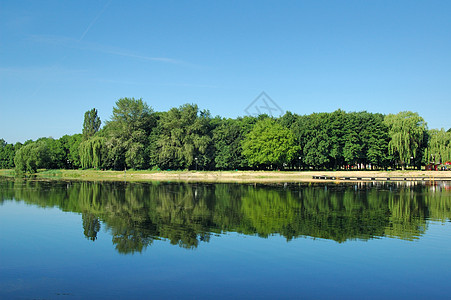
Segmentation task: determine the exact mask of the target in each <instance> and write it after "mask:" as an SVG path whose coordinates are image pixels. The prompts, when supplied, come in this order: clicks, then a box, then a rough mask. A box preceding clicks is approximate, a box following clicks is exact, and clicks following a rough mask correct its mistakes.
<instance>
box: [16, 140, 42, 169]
mask: <svg viewBox="0 0 451 300" xmlns="http://www.w3.org/2000/svg"><path fill="white" fill-rule="evenodd" d="M49 162H50V151H49V148H48V145H47V143H46V142H45V141H43V140H41V141H36V142H31V143H27V144H26V145H24V146H23V147H21V148H20V149H19V150H18V151H17V152H16V156H15V157H14V163H15V166H16V170H17V171H18V172H19V173H24V172H28V173H36V171H37V169H38V168H46V167H47V166H48V165H49Z"/></svg>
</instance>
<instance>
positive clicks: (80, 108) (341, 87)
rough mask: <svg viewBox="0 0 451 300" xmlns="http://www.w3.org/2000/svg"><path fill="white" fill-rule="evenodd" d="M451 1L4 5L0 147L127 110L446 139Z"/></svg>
mask: <svg viewBox="0 0 451 300" xmlns="http://www.w3.org/2000/svg"><path fill="white" fill-rule="evenodd" d="M450 16H451V1H362V0H359V1H247V0H244V1H118V0H97V1H93V0H91V1H5V0H0V107H1V109H0V138H3V139H5V140H6V141H7V142H9V143H15V142H17V141H21V142H23V141H25V140H27V139H37V138H39V137H48V136H52V137H54V138H59V137H61V136H62V135H64V134H74V133H80V132H81V129H82V124H83V116H84V112H85V111H87V110H89V109H91V108H93V107H95V108H97V110H98V111H99V114H100V117H101V119H102V122H104V121H106V120H108V119H109V118H110V116H111V113H112V108H113V106H114V104H115V102H116V101H117V100H118V99H119V98H122V97H135V98H142V99H143V100H144V101H146V102H147V103H148V104H149V105H150V106H151V107H152V108H153V109H154V110H156V111H166V110H168V109H170V108H171V107H178V106H180V105H182V104H184V103H196V104H198V105H199V107H200V108H201V109H209V110H210V112H211V113H212V115H220V116H224V117H233V118H235V117H237V116H243V115H245V114H246V112H245V109H246V107H247V106H248V105H249V104H250V103H252V101H253V100H254V99H255V98H256V97H257V96H258V95H259V94H260V93H261V92H262V91H265V92H266V93H267V94H268V95H269V96H270V97H271V98H272V99H273V100H274V102H276V103H277V105H278V106H279V107H280V108H282V110H283V111H287V110H288V111H291V112H294V113H298V114H310V113H312V112H331V111H334V110H336V109H343V110H345V111H362V110H366V111H370V112H380V113H384V114H388V113H398V112H400V111H404V110H411V111H415V112H418V113H419V114H420V115H421V116H422V117H423V118H424V119H425V120H426V122H427V123H428V126H429V128H441V127H444V128H445V129H448V128H450V127H451V121H450V119H451V118H450V117H449V116H450V107H451V105H450V103H451V17H450Z"/></svg>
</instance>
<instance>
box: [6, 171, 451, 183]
mask: <svg viewBox="0 0 451 300" xmlns="http://www.w3.org/2000/svg"><path fill="white" fill-rule="evenodd" d="M0 175H3V176H9V177H13V176H15V173H14V170H0ZM32 176H35V177H36V178H41V179H62V180H86V181H176V182H211V183H215V182H218V183H219V182H224V183H226V182H230V183H272V182H274V183H276V182H324V181H325V180H324V179H313V176H326V177H335V178H340V177H355V178H357V177H360V178H362V177H406V178H413V177H422V178H426V177H427V178H430V179H431V180H440V178H446V177H448V178H449V177H451V172H450V171H412V170H409V171H148V170H145V171H126V172H124V171H99V170H42V171H39V172H38V173H36V174H34V175H32ZM329 181H336V180H329Z"/></svg>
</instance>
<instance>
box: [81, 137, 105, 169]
mask: <svg viewBox="0 0 451 300" xmlns="http://www.w3.org/2000/svg"><path fill="white" fill-rule="evenodd" d="M104 145H105V138H103V137H92V138H90V139H88V140H86V141H83V142H82V143H81V144H80V147H79V154H80V164H81V167H82V168H84V169H88V168H96V169H100V168H101V167H102V164H103V162H104V157H105V155H104V154H103V152H102V150H103V148H104Z"/></svg>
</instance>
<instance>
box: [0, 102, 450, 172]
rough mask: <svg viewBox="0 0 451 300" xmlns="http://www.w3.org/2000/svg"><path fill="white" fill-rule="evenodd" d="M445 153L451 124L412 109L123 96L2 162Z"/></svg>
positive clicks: (336, 162) (367, 162) (445, 157)
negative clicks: (244, 105) (437, 124)
mask: <svg viewBox="0 0 451 300" xmlns="http://www.w3.org/2000/svg"><path fill="white" fill-rule="evenodd" d="M447 161H451V131H450V130H448V131H445V130H444V129H441V130H437V129H431V130H429V129H428V127H427V124H426V122H425V121H424V119H423V118H422V117H421V116H419V115H418V113H414V112H409V111H405V112H400V113H398V114H389V115H383V114H380V113H369V112H366V111H362V112H344V111H342V110H337V111H334V112H331V113H313V114H310V115H298V114H295V113H291V112H286V113H285V114H284V115H283V116H281V117H278V118H276V117H272V116H268V115H264V114H263V115H259V116H244V117H238V118H235V119H232V118H223V117H220V116H215V117H213V116H212V115H211V114H210V112H209V111H208V110H200V109H199V108H198V106H197V105H196V104H184V105H182V106H180V107H177V108H171V109H170V110H169V111H166V112H155V111H154V110H153V109H152V108H151V107H149V106H148V104H147V103H145V102H144V101H143V100H142V99H134V98H121V99H119V100H118V101H116V103H115V106H114V107H113V114H112V116H111V119H110V120H108V121H107V122H105V125H104V126H103V127H101V120H100V118H99V116H98V112H97V110H96V109H95V108H93V109H92V110H89V111H87V112H86V113H85V116H84V122H83V129H82V133H81V134H74V135H65V136H63V137H61V138H59V139H53V138H40V139H38V140H36V141H32V140H29V141H26V142H25V143H23V144H22V143H16V144H14V145H13V144H8V143H6V142H5V141H4V140H3V139H1V140H0V168H2V169H11V168H15V169H16V170H17V171H19V172H30V173H33V172H36V170H37V169H40V168H44V169H62V168H65V169H74V168H83V169H89V168H95V169H110V170H124V169H137V170H138V169H154V170H181V169H182V170H185V169H189V170H195V169H198V170H275V169H279V170H282V169H285V170H290V169H291V170H298V169H303V170H309V169H328V170H338V169H350V168H358V169H388V168H393V169H398V168H402V169H404V168H405V167H410V168H414V167H415V168H421V166H424V165H426V164H429V163H434V164H443V163H445V162H447Z"/></svg>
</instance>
